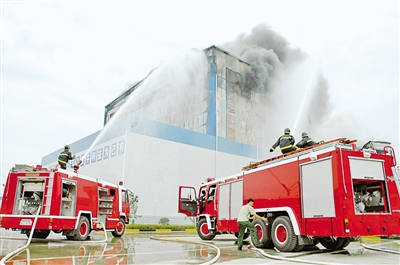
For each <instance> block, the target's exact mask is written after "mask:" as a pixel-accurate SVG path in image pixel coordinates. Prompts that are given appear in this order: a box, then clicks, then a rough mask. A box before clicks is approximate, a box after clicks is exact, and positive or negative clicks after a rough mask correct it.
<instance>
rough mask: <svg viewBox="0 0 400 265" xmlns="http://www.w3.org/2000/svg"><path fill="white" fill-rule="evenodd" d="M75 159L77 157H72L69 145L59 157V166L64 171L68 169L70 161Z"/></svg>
mask: <svg viewBox="0 0 400 265" xmlns="http://www.w3.org/2000/svg"><path fill="white" fill-rule="evenodd" d="M72 159H75V155H71V152H70V151H69V145H66V146H65V147H64V151H62V152H61V153H60V155H59V156H58V164H59V165H60V167H61V168H62V169H67V163H68V161H69V160H72Z"/></svg>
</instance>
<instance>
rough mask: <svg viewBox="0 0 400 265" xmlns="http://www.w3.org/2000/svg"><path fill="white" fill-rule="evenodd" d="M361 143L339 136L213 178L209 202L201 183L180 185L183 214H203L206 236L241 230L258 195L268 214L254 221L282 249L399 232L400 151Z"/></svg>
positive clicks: (262, 236)
mask: <svg viewBox="0 0 400 265" xmlns="http://www.w3.org/2000/svg"><path fill="white" fill-rule="evenodd" d="M354 142H355V141H350V140H346V139H345V138H339V139H336V140H332V141H329V142H324V143H320V144H317V145H314V146H311V147H307V148H304V149H300V150H298V151H294V152H291V153H288V154H285V155H280V156H277V157H274V158H271V159H267V160H263V161H260V162H257V163H253V164H250V165H247V166H245V167H243V169H242V172H240V173H238V174H236V175H233V176H228V177H224V178H220V179H207V181H206V182H205V183H204V184H203V185H201V186H200V190H199V193H198V194H201V192H202V191H203V190H204V191H206V196H205V199H204V200H195V199H194V198H196V194H197V193H196V189H195V188H194V187H190V186H180V187H179V192H178V212H179V213H182V214H185V215H187V216H189V217H196V228H197V233H198V235H199V237H200V238H202V239H203V240H212V239H213V238H214V237H215V236H216V235H217V234H219V233H233V234H235V235H236V236H237V234H238V231H239V230H238V225H237V217H238V214H239V210H240V208H241V207H242V206H243V205H244V204H246V203H247V200H248V199H249V198H252V199H254V206H253V207H254V209H255V211H256V212H257V214H258V215H260V216H264V217H266V218H267V219H268V221H267V222H264V221H261V220H259V219H256V220H254V221H253V224H254V225H255V227H256V228H257V231H258V238H259V240H260V242H261V243H262V244H263V247H264V248H269V247H276V248H277V249H278V250H280V251H300V250H302V249H303V248H304V246H306V245H316V244H318V243H321V244H322V245H323V246H324V247H326V248H327V249H339V248H343V247H346V246H347V245H348V244H349V243H350V242H351V240H353V239H354V238H357V237H359V236H372V235H381V236H391V235H399V234H400V198H399V184H398V181H397V179H396V173H395V167H396V158H395V154H394V150H393V148H392V147H391V146H390V143H386V142H369V144H367V145H365V146H364V147H363V148H361V149H359V150H357V148H356V145H355V144H354ZM382 143H383V144H382ZM374 147H375V148H374ZM253 243H254V242H253Z"/></svg>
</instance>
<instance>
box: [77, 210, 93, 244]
mask: <svg viewBox="0 0 400 265" xmlns="http://www.w3.org/2000/svg"><path fill="white" fill-rule="evenodd" d="M89 233H90V224H89V220H88V219H87V217H86V216H81V218H79V223H78V227H77V229H76V230H75V235H74V239H75V240H77V241H84V240H86V239H87V237H88V236H89Z"/></svg>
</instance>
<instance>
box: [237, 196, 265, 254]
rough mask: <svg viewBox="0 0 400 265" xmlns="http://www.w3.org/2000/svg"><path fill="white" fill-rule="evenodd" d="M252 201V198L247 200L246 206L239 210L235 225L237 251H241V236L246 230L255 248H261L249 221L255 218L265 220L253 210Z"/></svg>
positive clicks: (255, 231) (254, 229)
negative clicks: (248, 231) (237, 227)
mask: <svg viewBox="0 0 400 265" xmlns="http://www.w3.org/2000/svg"><path fill="white" fill-rule="evenodd" d="M253 204H254V200H253V199H252V198H250V199H248V201H247V204H246V205H243V206H242V208H240V211H239V216H238V219H237V223H238V226H239V235H238V250H242V247H243V236H244V231H245V230H246V228H247V229H248V230H250V232H251V238H252V239H253V243H254V245H255V247H261V243H260V241H259V240H258V235H257V229H256V228H255V227H254V225H253V223H252V222H250V220H253V219H255V218H258V219H261V220H264V221H266V220H267V218H265V217H261V216H259V215H258V214H256V212H255V211H254V208H253Z"/></svg>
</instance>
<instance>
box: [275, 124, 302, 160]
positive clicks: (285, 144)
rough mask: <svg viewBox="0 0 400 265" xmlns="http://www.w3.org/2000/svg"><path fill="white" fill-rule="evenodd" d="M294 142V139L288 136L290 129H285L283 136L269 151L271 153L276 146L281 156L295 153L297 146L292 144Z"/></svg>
mask: <svg viewBox="0 0 400 265" xmlns="http://www.w3.org/2000/svg"><path fill="white" fill-rule="evenodd" d="M294 141H295V140H294V137H293V136H292V135H290V129H289V128H286V129H285V134H284V135H282V136H281V137H279V139H278V140H277V141H276V143H274V145H273V146H272V147H271V149H269V151H270V152H273V151H274V150H275V148H276V147H277V146H278V145H279V147H280V148H281V152H282V154H285V153H288V152H292V151H295V150H297V146H296V145H295V144H294Z"/></svg>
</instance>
